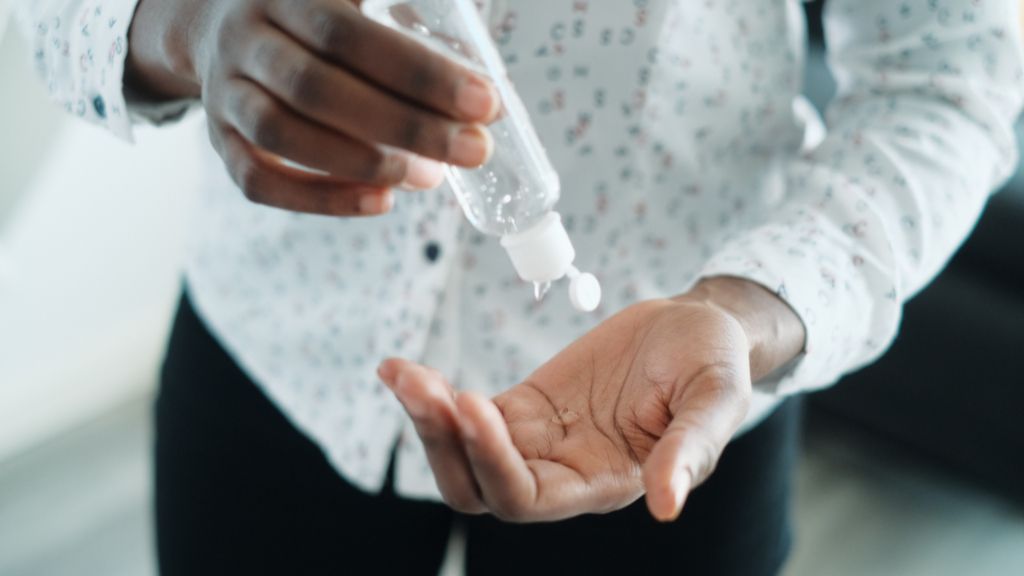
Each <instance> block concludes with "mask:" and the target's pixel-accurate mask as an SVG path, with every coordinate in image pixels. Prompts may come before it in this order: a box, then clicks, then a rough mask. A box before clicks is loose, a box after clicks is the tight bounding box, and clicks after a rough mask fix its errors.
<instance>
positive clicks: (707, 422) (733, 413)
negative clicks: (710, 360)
mask: <svg viewBox="0 0 1024 576" xmlns="http://www.w3.org/2000/svg"><path fill="white" fill-rule="evenodd" d="M684 386H685V390H684V392H683V393H682V394H679V395H677V396H678V400H674V401H673V405H671V406H669V410H670V412H671V414H672V421H671V422H670V423H669V425H668V427H667V428H666V429H665V433H664V434H662V436H661V438H660V439H659V440H658V442H657V443H655V445H654V448H653V450H652V451H651V454H650V456H648V458H647V460H646V461H645V462H644V465H643V480H644V487H645V488H646V490H647V508H648V509H649V510H650V512H651V515H652V516H654V517H655V518H656V519H658V520H660V521H662V522H671V521H673V520H675V519H676V518H677V517H678V516H679V514H680V512H682V509H683V505H684V504H685V502H686V498H687V496H688V495H689V493H690V491H691V490H693V489H694V488H696V487H697V486H699V485H700V484H701V483H702V482H704V481H705V480H707V478H708V477H709V476H711V473H712V472H713V471H714V469H715V466H716V465H717V464H718V459H719V457H720V456H721V455H722V451H723V450H725V446H726V445H727V444H728V443H729V440H730V439H731V438H732V435H733V434H734V433H735V432H736V429H737V428H738V427H739V425H740V423H742V422H743V419H744V418H745V417H746V415H747V412H748V410H749V405H750V379H749V377H747V378H744V377H743V376H742V375H740V374H736V375H730V374H718V375H715V376H708V377H705V378H701V379H700V380H699V381H698V380H695V381H692V382H690V383H687V384H685V385H684Z"/></svg>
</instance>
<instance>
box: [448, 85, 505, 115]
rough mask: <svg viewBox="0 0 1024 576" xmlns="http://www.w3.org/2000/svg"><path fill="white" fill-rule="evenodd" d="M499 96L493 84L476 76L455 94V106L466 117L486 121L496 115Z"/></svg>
mask: <svg viewBox="0 0 1024 576" xmlns="http://www.w3.org/2000/svg"><path fill="white" fill-rule="evenodd" d="M497 103H498V95H497V94H496V93H495V90H494V88H493V87H492V86H491V84H490V83H489V82H487V81H485V80H483V79H481V78H477V77H476V76H470V77H468V78H467V79H466V80H465V81H464V82H463V83H462V86H460V87H459V89H458V91H457V92H456V94H455V106H456V107H457V108H458V109H459V112H462V113H463V114H465V115H466V116H468V117H470V118H473V119H479V120H484V119H488V118H490V117H491V116H493V115H494V109H495V108H497Z"/></svg>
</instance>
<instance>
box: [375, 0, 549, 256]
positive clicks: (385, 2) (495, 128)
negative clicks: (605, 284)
mask: <svg viewBox="0 0 1024 576" xmlns="http://www.w3.org/2000/svg"><path fill="white" fill-rule="evenodd" d="M362 10H363V13H364V14H366V15H367V16H368V17H369V18H372V19H373V20H375V21H377V22H379V23H381V24H384V25H386V26H388V27H390V28H393V29H395V30H398V31H400V32H402V33H404V34H406V35H408V36H410V37H412V38H414V39H416V40H418V41H420V42H422V43H423V44H425V45H426V46H428V47H429V48H431V49H433V50H435V51H437V52H440V53H442V54H444V55H445V56H448V57H449V58H452V59H453V60H455V61H457V62H459V63H460V64H462V65H464V66H466V67H467V68H469V69H472V70H474V71H476V72H478V73H480V74H482V75H484V76H486V77H488V78H490V80H491V81H492V82H493V84H494V86H495V87H496V89H497V91H498V93H499V95H500V97H501V101H502V111H501V114H500V116H499V118H498V120H496V121H495V122H494V123H493V124H491V126H490V127H489V129H490V132H491V135H492V137H493V138H494V153H493V155H492V156H491V158H490V160H489V161H488V162H487V163H486V164H484V165H483V166H481V167H480V168H475V169H465V168H459V167H455V166H449V167H448V168H447V180H448V183H449V185H450V186H451V187H452V190H453V192H454V193H455V196H456V198H457V200H458V201H459V204H460V205H461V206H462V209H463V211H464V212H465V213H466V217H467V218H468V219H469V221H470V223H471V224H473V226H474V227H476V228H477V229H479V230H480V231H481V232H484V233H486V234H490V235H493V236H499V237H504V236H507V235H510V234H517V233H521V232H524V231H526V230H529V229H530V228H532V227H534V226H535V225H537V224H538V223H540V222H541V221H542V220H543V219H544V217H545V216H546V215H547V214H548V213H550V212H551V211H552V210H553V209H554V206H555V204H556V203H557V202H558V198H559V192H560V183H559V179H558V173H557V172H555V169H554V167H553V166H552V165H551V162H550V161H549V160H548V157H547V154H546V153H545V152H544V148H543V146H542V145H541V143H540V139H539V138H538V137H537V133H536V131H535V130H534V129H533V125H532V124H531V123H530V118H529V115H528V114H527V112H526V107H525V106H523V103H522V101H521V100H520V98H519V96H518V94H516V92H515V90H514V89H513V87H512V84H511V82H510V81H509V80H508V77H507V72H506V70H505V66H504V63H503V62H502V60H501V55H500V54H499V53H498V50H497V48H496V47H495V46H494V43H493V42H492V41H491V39H490V36H489V34H488V32H487V27H486V26H485V24H484V22H483V20H482V19H481V17H480V14H479V12H478V10H477V8H476V6H475V4H474V2H473V1H472V0H366V1H364V2H363V4H362Z"/></svg>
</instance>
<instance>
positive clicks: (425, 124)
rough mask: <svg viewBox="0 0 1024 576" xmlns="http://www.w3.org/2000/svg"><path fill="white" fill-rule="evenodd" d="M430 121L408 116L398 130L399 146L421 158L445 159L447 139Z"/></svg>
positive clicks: (416, 116) (419, 116) (421, 117)
mask: <svg viewBox="0 0 1024 576" xmlns="http://www.w3.org/2000/svg"><path fill="white" fill-rule="evenodd" d="M441 132H442V130H439V129H438V127H437V126H435V125H434V123H432V122H431V121H430V120H429V119H427V118H424V117H423V116H421V115H419V114H416V113H413V114H410V115H408V116H406V117H405V118H404V119H403V121H402V122H401V124H400V126H399V129H398V145H399V146H400V147H402V148H404V149H406V150H409V151H411V152H416V153H418V154H420V155H421V156H429V157H433V158H444V157H445V156H446V154H447V153H448V143H447V138H446V137H445V136H442V135H441V134H440V133H441Z"/></svg>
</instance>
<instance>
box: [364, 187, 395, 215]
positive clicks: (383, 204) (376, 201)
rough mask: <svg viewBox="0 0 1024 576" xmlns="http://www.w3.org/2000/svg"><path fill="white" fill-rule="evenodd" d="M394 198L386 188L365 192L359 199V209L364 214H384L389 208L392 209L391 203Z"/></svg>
mask: <svg viewBox="0 0 1024 576" xmlns="http://www.w3.org/2000/svg"><path fill="white" fill-rule="evenodd" d="M393 201H394V198H393V197H392V195H391V192H390V191H387V190H385V191H384V192H373V193H368V194H364V195H363V197H362V198H360V199H359V211H360V212H363V213H364V214H383V213H384V212H387V211H388V210H391V204H392V202H393Z"/></svg>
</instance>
